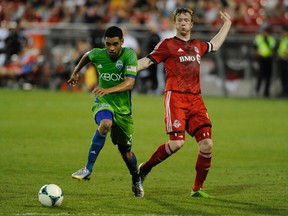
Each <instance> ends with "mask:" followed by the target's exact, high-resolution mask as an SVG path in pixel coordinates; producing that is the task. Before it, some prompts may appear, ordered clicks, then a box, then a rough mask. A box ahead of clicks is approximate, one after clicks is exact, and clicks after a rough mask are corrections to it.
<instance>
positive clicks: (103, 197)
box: [0, 89, 288, 216]
mask: <svg viewBox="0 0 288 216" xmlns="http://www.w3.org/2000/svg"><path fill="white" fill-rule="evenodd" d="M204 99H205V103H206V106H207V108H208V111H209V114H210V117H211V119H212V121H213V140H214V152H213V162H212V168H211V170H210V173H209V175H208V178H207V181H206V183H205V189H206V191H208V192H209V193H210V194H211V195H214V196H216V199H212V200H206V199H197V198H191V197H190V196H189V195H190V190H191V186H192V184H193V181H194V176H195V171H194V164H195V160H196V155H197V144H196V142H195V140H194V139H193V138H190V137H188V136H187V140H186V144H185V146H184V147H183V148H182V149H181V150H180V151H179V152H177V154H175V155H173V156H172V157H171V158H169V159H168V160H167V161H165V162H164V163H162V164H160V165H159V166H158V167H156V168H154V170H153V171H152V172H151V174H150V175H149V176H148V178H147V180H146V181H145V184H144V186H145V198H143V199H141V198H134V197H133V196H132V192H131V177H130V175H129V173H128V170H127V169H126V167H125V165H124V162H122V159H121V157H120V154H119V153H118V152H117V148H116V147H115V146H114V145H113V144H111V141H110V139H107V142H106V144H105V146H104V148H103V150H102V152H101V154H100V155H99V157H98V160H97V162H96V164H95V167H94V172H93V174H92V179H91V180H90V181H89V182H78V181H74V180H72V178H71V173H72V172H74V171H76V170H77V169H79V168H81V167H82V166H84V165H85V163H86V157H87V152H88V147H89V143H90V139H91V137H92V135H93V133H94V130H95V128H96V125H95V124H94V122H93V119H92V115H91V113H90V106H91V104H92V101H93V97H92V96H91V95H90V94H88V93H86V92H82V93H79V92H73V93H72V92H68V93H61V92H53V91H12V90H11V91H9V90H3V89H2V90H0V149H1V151H0V168H1V169H0V215H98V214H105V215H110V214H122V215H137V214H138V215H249V216H250V215H252V216H253V215H288V205H287V201H288V178H287V177H288V171H287V167H288V143H287V142H288V131H287V129H288V101H287V100H275V99H271V100H265V99H243V98H240V99H235V98H233V99H231V98H214V97H207V98H206V97H205V98H204ZM162 101H163V99H162V97H161V96H140V95H134V97H133V111H134V122H135V136H134V146H133V150H134V152H135V153H136V155H137V157H138V162H142V161H145V160H147V159H148V158H149V157H150V155H151V154H152V153H153V152H154V150H155V149H156V148H157V147H158V145H159V144H161V143H163V142H165V141H167V139H168V137H167V135H166V134H165V131H164V123H163V106H162V104H163V102H162ZM47 183H55V184H58V185H59V186H60V187H61V188H62V189H63V191H64V193H65V197H64V201H63V204H62V206H60V207H58V208H45V207H42V206H41V205H40V203H39V202H38V200H37V198H38V197H37V193H38V190H39V189H40V187H41V186H42V185H44V184H47Z"/></svg>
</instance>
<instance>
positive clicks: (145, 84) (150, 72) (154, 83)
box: [138, 22, 161, 93]
mask: <svg viewBox="0 0 288 216" xmlns="http://www.w3.org/2000/svg"><path fill="white" fill-rule="evenodd" d="M148 26H149V27H148V28H149V32H148V35H147V37H146V39H145V40H144V41H143V43H144V44H145V45H144V47H145V48H146V50H145V53H150V52H152V51H153V49H154V47H155V46H156V45H157V44H158V43H159V42H160V39H161V38H160V36H159V34H158V29H159V26H158V25H157V24H156V23H153V22H151V23H149V25H148ZM157 68H158V66H157V65H156V64H154V65H151V66H150V67H149V68H147V69H146V70H143V71H141V72H139V75H138V77H139V79H140V86H139V84H138V86H139V87H138V88H139V92H140V93H148V92H149V91H152V92H155V90H156V89H157V88H158V79H157V73H158V71H157ZM159 73H160V71H159Z"/></svg>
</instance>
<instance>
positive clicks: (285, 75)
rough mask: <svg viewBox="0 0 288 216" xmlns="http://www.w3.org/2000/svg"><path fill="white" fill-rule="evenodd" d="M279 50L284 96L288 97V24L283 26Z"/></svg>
mask: <svg viewBox="0 0 288 216" xmlns="http://www.w3.org/2000/svg"><path fill="white" fill-rule="evenodd" d="M282 31H283V32H282V35H281V38H280V41H279V46H278V50H277V54H278V58H279V69H280V70H279V71H280V78H281V84H282V94H281V96H283V97H288V26H285V27H283V30H282Z"/></svg>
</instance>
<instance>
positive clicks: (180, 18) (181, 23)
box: [175, 13, 193, 36]
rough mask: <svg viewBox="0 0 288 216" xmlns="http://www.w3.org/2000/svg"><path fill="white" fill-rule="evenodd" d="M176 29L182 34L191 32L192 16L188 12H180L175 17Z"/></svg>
mask: <svg viewBox="0 0 288 216" xmlns="http://www.w3.org/2000/svg"><path fill="white" fill-rule="evenodd" d="M175 25H176V31H177V33H179V34H180V35H182V36H186V35H188V34H190V33H191V30H192V26H193V23H192V17H191V15H190V14H189V13H180V14H178V15H177V16H176V17H175Z"/></svg>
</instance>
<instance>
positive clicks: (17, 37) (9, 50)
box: [4, 20, 26, 64]
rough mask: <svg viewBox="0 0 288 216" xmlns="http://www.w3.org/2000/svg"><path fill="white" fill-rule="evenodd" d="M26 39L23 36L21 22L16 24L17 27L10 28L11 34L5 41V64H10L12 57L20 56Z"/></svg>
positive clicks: (11, 26)
mask: <svg viewBox="0 0 288 216" xmlns="http://www.w3.org/2000/svg"><path fill="white" fill-rule="evenodd" d="M25 40H26V38H25V37H24V35H23V29H21V25H20V20H18V21H17V22H16V23H15V26H13V25H10V26H9V34H8V37H7V38H6V39H5V48H4V49H5V54H6V61H5V64H9V63H10V61H11V57H12V55H14V54H19V53H20V52H21V50H22V47H23V43H24V41H25Z"/></svg>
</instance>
